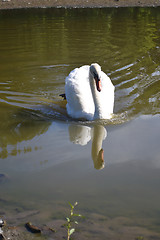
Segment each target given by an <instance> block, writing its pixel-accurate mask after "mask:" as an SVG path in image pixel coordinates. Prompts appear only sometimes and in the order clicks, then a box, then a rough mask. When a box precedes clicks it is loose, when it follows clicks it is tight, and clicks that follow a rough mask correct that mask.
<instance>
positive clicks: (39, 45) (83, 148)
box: [0, 8, 160, 239]
mask: <svg viewBox="0 0 160 240" xmlns="http://www.w3.org/2000/svg"><path fill="white" fill-rule="evenodd" d="M159 10H160V9H159V8H126V9H124V8H123V9H121V8H119V9H112V8H109V9H103V8H102V9H34V10H12V11H11V10H7V11H6V10H5V11H1V12H0V36H1V37H0V52H1V57H0V73H1V74H0V126H1V127H0V136H1V137H0V166H1V167H0V174H5V177H3V175H1V176H2V177H1V178H0V188H1V194H0V203H1V210H0V215H1V216H3V217H6V219H7V220H8V221H9V222H10V223H12V224H15V223H17V224H22V223H24V222H25V221H27V220H30V219H31V220H33V221H35V222H36V223H41V224H42V223H44V222H45V223H48V222H49V221H51V220H53V219H64V217H65V213H66V211H67V210H66V209H67V208H68V205H67V202H68V201H70V202H72V203H73V202H75V201H78V202H79V207H78V210H79V211H80V212H82V213H83V214H84V215H85V216H86V217H87V219H88V220H86V221H88V222H87V225H85V223H84V224H83V223H82V224H81V227H82V229H83V231H80V233H79V235H78V236H80V237H81V239H106V236H107V237H108V239H121V238H123V239H135V238H136V237H138V236H141V235H142V236H144V237H145V239H151V238H152V237H154V239H160V232H159V222H160V207H159V202H160V193H159V183H160V152H159V142H160V134H159V129H160V118H159V117H160V115H159V114H160V111H159V106H160V101H159V100H160V83H159V77H160V45H159V42H160V11H159ZM92 62H98V63H99V64H100V65H101V66H102V70H103V71H104V72H106V73H107V74H108V76H109V77H110V78H111V80H112V82H113V84H114V85H115V108H114V116H113V118H112V119H111V120H108V121H95V122H82V121H74V120H72V119H70V118H69V117H68V116H67V113H66V110H65V104H64V103H63V101H62V100H61V98H60V97H59V94H61V93H64V80H65V77H66V76H67V75H68V74H69V72H70V71H71V70H72V69H74V68H75V67H77V66H82V65H84V64H91V63H92ZM102 148H103V150H104V161H103V154H102V150H101V149H102ZM99 151H101V154H100V156H99V158H97V155H98V153H99ZM33 210H34V211H36V212H35V213H34V214H33V212H32V214H31V215H30V213H29V212H28V211H33ZM23 212H25V214H24V215H23ZM15 216H17V218H16V217H15ZM54 223H55V222H54ZM91 223H92V224H91ZM84 225H85V226H84ZM78 236H77V237H78ZM54 237H55V238H56V236H54ZM59 239H60V238H59Z"/></svg>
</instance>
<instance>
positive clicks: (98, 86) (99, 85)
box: [95, 78, 102, 92]
mask: <svg viewBox="0 0 160 240" xmlns="http://www.w3.org/2000/svg"><path fill="white" fill-rule="evenodd" d="M95 80H96V87H97V91H98V92H100V91H101V90H102V85H101V80H100V79H98V78H96V79H95Z"/></svg>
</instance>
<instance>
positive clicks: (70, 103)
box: [65, 65, 95, 120]
mask: <svg viewBox="0 0 160 240" xmlns="http://www.w3.org/2000/svg"><path fill="white" fill-rule="evenodd" d="M65 94H66V99H67V112H68V114H69V115H70V116H71V117H73V118H84V119H87V120H92V119H93V115H94V111H95V107H94V102H93V97H92V92H91V88H90V83H89V66H88V65H85V66H82V67H80V68H76V69H74V70H73V71H71V72H70V74H69V75H68V77H66V80H65Z"/></svg>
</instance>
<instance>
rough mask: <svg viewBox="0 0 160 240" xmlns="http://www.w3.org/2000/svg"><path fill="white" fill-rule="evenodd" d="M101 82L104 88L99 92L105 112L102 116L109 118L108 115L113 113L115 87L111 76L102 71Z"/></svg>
mask: <svg viewBox="0 0 160 240" xmlns="http://www.w3.org/2000/svg"><path fill="white" fill-rule="evenodd" d="M101 84H102V90H101V92H100V94H99V99H100V102H101V108H102V112H103V113H104V115H103V116H102V118H109V116H108V115H109V114H112V113H113V107H114V89H115V87H114V85H113V84H112V82H111V80H110V78H109V77H108V76H107V75H106V74H105V73H104V72H101Z"/></svg>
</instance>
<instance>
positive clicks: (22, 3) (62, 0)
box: [0, 0, 160, 10]
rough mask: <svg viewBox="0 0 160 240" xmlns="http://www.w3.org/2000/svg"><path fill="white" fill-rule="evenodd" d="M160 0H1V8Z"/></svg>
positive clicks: (155, 0)
mask: <svg viewBox="0 0 160 240" xmlns="http://www.w3.org/2000/svg"><path fill="white" fill-rule="evenodd" d="M159 6H160V0H128V1H127V0H98V1H97V0H0V10H3V9H21V8H52V7H54V8H105V7H159Z"/></svg>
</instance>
